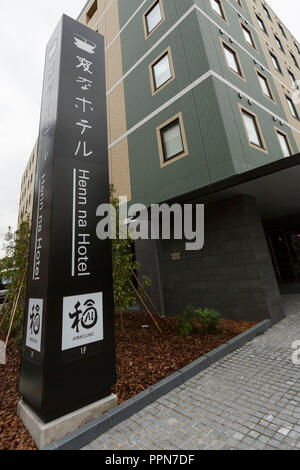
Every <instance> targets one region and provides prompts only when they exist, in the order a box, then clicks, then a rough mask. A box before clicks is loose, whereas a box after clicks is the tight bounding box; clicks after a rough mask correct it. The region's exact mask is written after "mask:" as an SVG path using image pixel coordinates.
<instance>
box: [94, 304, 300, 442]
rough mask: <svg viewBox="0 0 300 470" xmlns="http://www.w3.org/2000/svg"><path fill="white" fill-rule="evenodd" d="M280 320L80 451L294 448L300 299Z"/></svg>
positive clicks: (299, 421)
mask: <svg viewBox="0 0 300 470" xmlns="http://www.w3.org/2000/svg"><path fill="white" fill-rule="evenodd" d="M284 305H285V310H286V314H287V318H286V319H284V320H283V321H282V322H280V323H279V324H277V325H276V326H274V327H273V328H271V329H270V330H268V331H267V332H266V333H265V334H264V335H262V336H259V337H258V338H256V339H255V340H253V341H252V342H251V343H248V344H247V345H245V346H244V347H242V348H241V349H239V350H238V351H236V352H234V353H232V354H230V355H229V356H227V357H225V358H224V359H222V360H221V361H219V362H218V363H216V364H215V365H213V366H211V367H210V368H209V369H206V370H205V371H204V372H202V373H200V374H199V375H197V376H196V377H195V378H194V379H192V380H190V381H189V382H187V383H185V384H184V385H182V386H180V387H178V388H177V389H175V390H173V391H172V392H170V393H168V394H167V395H166V396H164V397H163V398H161V399H160V400H158V401H156V402H155V403H153V404H152V405H150V406H148V407H147V408H145V409H144V410H143V411H141V412H139V413H138V414H136V415H135V416H133V417H132V418H130V419H128V420H127V421H124V422H123V423H121V424H119V425H118V426H116V427H115V428H114V429H112V430H110V431H109V432H107V433H106V434H104V435H102V436H101V437H99V438H98V439H97V440H95V441H94V442H92V443H91V444H89V445H88V446H87V447H85V449H89V450H92V449H112V450H121V449H124V450H134V449H147V450H168V449H171V450H176V449H177V450H178V449H186V450H194V449H199V450H200V449H300V365H299V366H296V365H294V364H293V363H292V360H291V355H292V349H291V344H292V342H293V341H295V340H300V295H288V296H284Z"/></svg>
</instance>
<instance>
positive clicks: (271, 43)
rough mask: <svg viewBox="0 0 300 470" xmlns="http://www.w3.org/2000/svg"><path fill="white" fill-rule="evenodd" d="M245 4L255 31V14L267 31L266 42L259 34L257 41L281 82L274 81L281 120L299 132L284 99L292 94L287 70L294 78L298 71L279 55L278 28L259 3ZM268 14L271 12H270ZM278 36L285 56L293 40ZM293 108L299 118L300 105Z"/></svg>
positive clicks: (271, 68)
mask: <svg viewBox="0 0 300 470" xmlns="http://www.w3.org/2000/svg"><path fill="white" fill-rule="evenodd" d="M247 3H248V7H249V10H250V13H251V16H252V20H253V24H254V26H255V27H256V28H257V31H258V32H259V33H260V30H259V27H258V25H257V18H256V14H255V13H256V12H260V13H261V15H260V16H261V17H262V19H263V21H264V23H265V25H266V27H267V29H268V31H269V37H266V39H267V41H268V42H266V41H265V40H264V38H263V36H261V35H260V34H259V41H260V43H261V46H262V49H263V51H264V53H265V56H266V60H267V63H268V68H269V70H270V71H271V72H272V74H273V75H275V76H276V77H277V78H278V79H279V80H280V82H282V83H280V82H279V81H278V80H275V79H274V83H275V86H276V88H277V91H278V93H279V96H280V99H281V102H282V105H283V108H284V111H285V116H282V118H284V119H285V120H286V121H287V122H288V123H289V124H290V125H291V126H293V127H295V128H296V129H299V130H300V122H299V121H298V120H297V119H295V118H293V116H292V115H291V112H290V110H289V108H288V105H287V102H286V98H285V95H287V96H289V97H290V98H291V97H292V92H293V89H292V86H291V80H290V77H289V75H288V72H287V70H288V69H289V68H290V69H292V71H293V73H294V75H295V76H296V78H298V77H299V71H298V74H297V73H296V72H295V68H292V67H289V65H290V63H291V61H290V60H289V61H287V60H284V59H283V58H282V55H281V54H280V51H279V49H278V46H277V44H276V41H275V39H274V36H273V30H274V31H276V32H278V28H275V27H274V26H275V25H276V24H277V23H275V22H273V23H272V24H270V23H271V22H270V20H268V18H267V16H266V14H265V13H264V11H263V8H262V6H261V5H260V4H259V3H257V4H255V5H253V2H252V0H251V1H250V0H247ZM254 6H255V9H254V8H253V7H254ZM270 12H271V10H270ZM272 26H273V29H271V27H272ZM262 34H264V33H262ZM278 36H279V38H280V39H281V40H282V43H283V46H284V47H285V49H286V50H287V54H288V48H287V43H292V44H293V40H292V39H290V40H289V41H287V40H286V39H284V38H282V35H280V34H279V32H278ZM269 51H271V52H273V53H274V55H275V56H277V58H278V60H279V62H280V66H281V68H282V72H283V75H282V74H281V73H279V72H277V71H276V70H275V68H274V66H273V63H272V60H271V57H270V53H269ZM287 54H286V56H287ZM285 59H287V57H285ZM283 84H284V85H285V87H284V86H283ZM295 106H296V108H297V111H298V114H299V116H300V105H296V104H295ZM293 134H294V137H295V140H296V143H297V145H298V150H299V151H300V135H299V134H298V133H297V132H294V131H293Z"/></svg>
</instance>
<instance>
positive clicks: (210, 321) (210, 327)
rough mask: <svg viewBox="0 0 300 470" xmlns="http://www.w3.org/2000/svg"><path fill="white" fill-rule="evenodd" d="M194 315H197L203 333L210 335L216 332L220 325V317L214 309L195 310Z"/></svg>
mask: <svg viewBox="0 0 300 470" xmlns="http://www.w3.org/2000/svg"><path fill="white" fill-rule="evenodd" d="M195 313H196V314H197V317H198V320H199V322H200V326H201V330H202V331H203V332H204V333H212V332H213V331H216V329H217V328H218V326H219V325H220V320H221V315H220V314H219V312H217V311H216V310H214V309H210V308H205V309H201V308H198V309H196V310H195Z"/></svg>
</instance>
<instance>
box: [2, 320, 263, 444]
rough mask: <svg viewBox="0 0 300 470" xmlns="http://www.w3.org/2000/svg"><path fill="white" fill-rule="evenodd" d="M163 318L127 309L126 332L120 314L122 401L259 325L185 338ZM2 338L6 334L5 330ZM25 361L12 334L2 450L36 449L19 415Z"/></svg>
mask: <svg viewBox="0 0 300 470" xmlns="http://www.w3.org/2000/svg"><path fill="white" fill-rule="evenodd" d="M159 323H160V326H161V328H162V330H163V335H161V334H160V332H159V331H158V330H157V329H156V327H155V326H154V324H153V323H152V322H151V320H150V318H149V317H148V316H147V315H146V314H145V313H126V314H124V327H125V333H122V331H121V328H120V317H119V316H118V315H116V321H115V324H116V344H117V374H118V382H117V384H116V385H115V386H114V387H113V392H114V393H116V394H117V396H118V399H119V402H120V403H122V402H123V401H125V400H128V398H130V397H132V396H134V395H136V394H137V393H140V392H142V391H143V390H146V389H147V388H148V387H150V385H153V384H155V383H157V382H159V381H160V380H162V379H163V378H165V377H167V376H169V375H170V374H172V373H173V372H176V371H177V370H178V369H180V368H182V367H184V366H185V365H187V364H189V363H190V362H192V361H194V360H196V359H197V358H199V357H200V356H202V355H203V354H205V353H207V352H209V351H211V350H212V349H214V348H216V347H218V346H221V345H222V344H224V343H226V342H227V341H229V340H230V339H232V338H234V337H235V336H237V335H239V334H241V333H243V332H244V331H246V330H247V329H249V328H251V327H252V326H254V325H255V323H254V322H236V321H231V320H222V322H221V327H220V328H219V330H218V331H217V332H215V333H213V334H209V335H204V334H201V333H200V332H199V331H196V332H195V333H193V334H192V336H191V337H190V338H184V337H182V336H181V335H179V333H178V325H177V321H176V319H174V318H169V317H167V318H163V319H161V320H160V322H159ZM0 339H3V336H2V335H1V332H0ZM19 363H20V352H19V349H18V347H17V345H16V343H15V341H14V340H13V339H12V340H11V341H10V345H9V348H8V351H7V365H5V366H3V365H0V450H5V449H15V450H25V449H26V450H34V449H36V446H35V444H34V442H33V441H32V439H31V437H30V435H29V434H28V432H27V430H26V428H25V427H24V425H23V423H22V421H20V419H19V418H18V417H17V416H16V408H17V403H18V401H19V400H20V395H19V394H18V392H17V387H18V370H19Z"/></svg>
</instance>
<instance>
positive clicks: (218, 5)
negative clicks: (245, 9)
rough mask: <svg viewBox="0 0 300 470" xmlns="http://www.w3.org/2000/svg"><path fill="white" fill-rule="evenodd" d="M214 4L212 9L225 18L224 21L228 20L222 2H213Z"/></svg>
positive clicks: (213, 0) (215, 0)
mask: <svg viewBox="0 0 300 470" xmlns="http://www.w3.org/2000/svg"><path fill="white" fill-rule="evenodd" d="M211 3H212V8H213V10H214V11H215V12H216V13H217V14H218V15H219V16H221V18H223V20H226V17H225V13H224V8H223V5H222V3H221V0H211Z"/></svg>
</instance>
